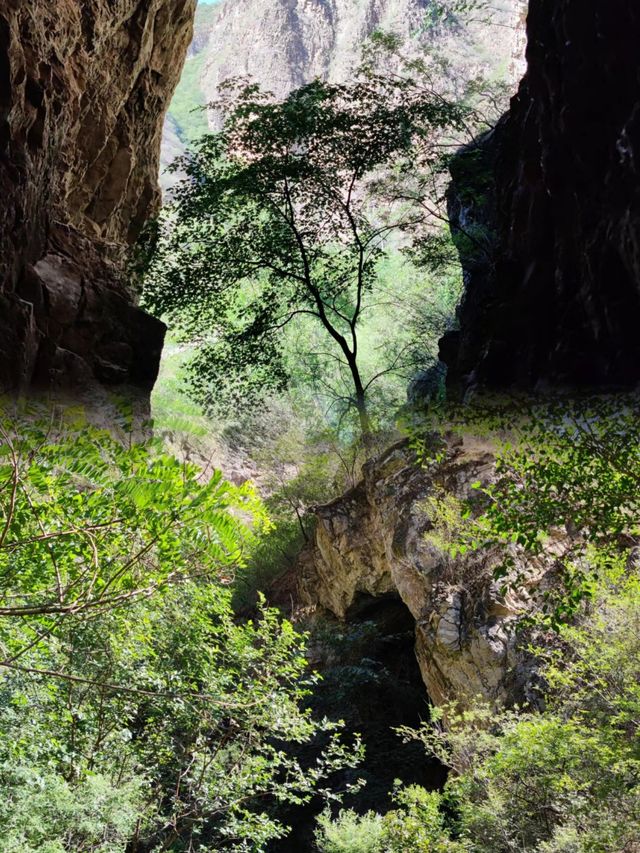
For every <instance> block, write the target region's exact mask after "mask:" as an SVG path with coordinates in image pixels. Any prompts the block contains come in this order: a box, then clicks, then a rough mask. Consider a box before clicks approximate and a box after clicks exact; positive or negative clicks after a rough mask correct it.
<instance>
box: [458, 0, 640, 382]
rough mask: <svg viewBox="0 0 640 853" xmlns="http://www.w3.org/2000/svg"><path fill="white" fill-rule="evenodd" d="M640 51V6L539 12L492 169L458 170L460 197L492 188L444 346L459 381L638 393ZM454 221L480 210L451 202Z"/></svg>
mask: <svg viewBox="0 0 640 853" xmlns="http://www.w3.org/2000/svg"><path fill="white" fill-rule="evenodd" d="M639 42H640V7H639V6H638V5H637V4H635V3H629V2H627V0H611V2H607V3H587V4H585V3H584V0H531V2H530V12H529V18H528V48H527V58H528V72H527V74H526V76H525V79H524V81H523V83H522V85H521V87H520V91H519V93H518V95H517V96H516V97H515V99H514V100H513V102H512V105H511V110H510V112H509V113H508V115H507V116H506V117H505V119H504V120H503V121H502V123H501V124H500V125H499V126H498V128H497V130H496V131H495V133H494V134H493V135H492V136H491V137H489V138H488V139H486V140H484V142H483V148H484V158H485V170H484V171H481V173H480V174H478V173H477V172H476V173H475V177H474V176H471V184H469V183H468V179H469V177H470V176H469V173H468V169H467V168H466V167H465V165H464V164H458V167H457V169H455V170H454V172H455V174H454V177H455V178H456V180H457V186H456V193H457V194H458V195H459V196H462V198H463V199H464V196H465V195H466V196H467V198H468V196H469V194H470V193H469V191H470V190H471V191H473V190H477V191H478V192H479V193H480V194H482V193H483V192H485V191H487V190H489V189H492V190H493V189H494V190H495V192H494V194H493V196H492V197H491V198H489V199H487V198H485V199H484V202H485V203H484V204H481V205H480V211H479V212H480V217H481V219H482V220H483V223H484V224H485V225H487V226H488V227H489V228H490V229H491V230H492V231H493V234H494V243H495V245H494V249H493V252H492V256H491V258H490V259H484V260H483V259H482V258H478V257H475V259H474V258H470V257H469V253H468V252H467V253H466V257H464V258H463V260H464V261H465V262H466V265H467V285H468V289H467V297H466V299H465V301H464V304H463V305H462V308H461V311H460V319H461V332H460V333H458V334H454V335H453V336H448V337H447V338H446V339H445V341H444V344H443V347H442V357H443V360H444V361H445V362H447V363H448V365H449V367H450V376H451V381H452V382H453V383H456V382H461V383H462V384H463V385H468V384H470V383H471V384H474V383H481V384H484V385H489V386H499V387H512V386H514V385H520V386H523V387H526V386H535V385H536V384H537V383H543V384H551V385H556V386H557V385H565V386H575V385H580V386H593V385H607V386H617V385H620V386H630V385H635V384H636V383H637V382H638V379H639V378H640V335H638V323H639V322H640V191H639V188H640V165H639V164H640V159H639V158H640V54H639V53H638V43H639ZM464 156H465V157H466V158H467V159H468V156H469V153H468V152H467V153H466V154H465V155H464ZM474 180H477V183H474V182H473V181H474ZM465 182H466V183H465ZM454 195H455V194H454ZM454 214H455V216H454V218H455V220H456V222H455V223H454V224H456V225H458V226H460V225H462V227H464V226H465V224H466V225H468V224H469V220H471V221H473V217H474V215H476V214H478V210H477V209H476V210H475V211H474V210H473V203H472V204H471V209H469V207H465V204H464V203H462V205H460V204H457V203H456V201H455V199H454Z"/></svg>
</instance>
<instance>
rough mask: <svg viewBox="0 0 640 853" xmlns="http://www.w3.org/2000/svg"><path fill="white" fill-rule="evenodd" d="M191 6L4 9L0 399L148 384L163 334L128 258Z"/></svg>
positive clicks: (14, 4) (114, 3)
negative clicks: (29, 390) (3, 394)
mask: <svg viewBox="0 0 640 853" xmlns="http://www.w3.org/2000/svg"><path fill="white" fill-rule="evenodd" d="M195 4H196V0H150V2H140V0H110V2H106V0H84V1H83V2H82V3H75V2H72V0H61V2H58V3H54V4H52V3H49V2H46V0H33V2H30V3H27V4H25V3H22V2H20V0H7V2H5V3H3V4H2V8H1V9H0V192H1V194H2V207H1V209H0V390H9V389H17V388H25V387H29V386H33V385H41V386H46V387H52V386H53V387H55V386H60V385H62V386H65V385H66V386H76V387H77V385H78V383H80V384H82V385H85V384H87V385H90V384H92V383H93V384H95V383H96V381H97V382H98V383H106V384H113V383H130V384H132V385H136V386H139V387H142V388H149V387H150V386H151V385H152V383H153V381H154V379H155V376H156V373H157V367H158V361H159V356H160V351H161V348H162V341H163V337H164V327H163V326H162V324H161V323H159V322H158V321H156V320H153V319H152V318H150V317H148V316H146V315H145V314H144V313H143V312H142V311H140V310H139V309H138V308H136V307H135V304H134V300H133V297H132V294H131V293H129V292H128V290H127V288H126V286H125V284H124V280H123V247H125V246H126V245H127V244H129V243H131V242H132V241H133V240H134V239H135V238H136V237H137V236H138V234H139V232H140V229H141V227H142V225H143V224H144V222H145V220H146V219H147V218H148V216H149V215H150V214H151V213H152V212H153V211H154V210H155V208H156V205H157V204H158V201H159V191H158V187H157V174H158V158H159V151H160V141H161V132H162V120H163V117H164V112H165V109H166V107H167V104H168V102H169V99H170V97H171V95H172V93H173V90H174V88H175V85H176V83H177V81H178V78H179V75H180V71H181V68H182V64H183V60H184V56H185V54H186V51H187V48H188V45H189V42H190V39H191V29H192V18H193V13H194V9H195Z"/></svg>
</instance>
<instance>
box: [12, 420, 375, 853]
mask: <svg viewBox="0 0 640 853" xmlns="http://www.w3.org/2000/svg"><path fill="white" fill-rule="evenodd" d="M2 431H3V433H2V434H3V441H4V443H3V445H2V448H1V450H2V454H3V459H4V465H3V467H2V474H3V478H4V479H3V481H2V494H3V500H2V504H1V507H2V517H1V522H2V524H1V526H0V530H1V531H3V533H2V534H1V536H2V539H1V543H0V555H2V559H3V563H2V566H3V575H2V577H3V586H2V596H3V598H2V602H3V606H2V610H1V611H0V643H1V644H2V650H1V653H2V657H1V660H0V673H1V675H2V678H1V680H0V785H1V786H2V792H3V798H2V799H3V802H2V805H0V835H1V836H2V838H3V842H4V841H6V843H7V844H8V845H9V844H10V845H13V846H12V847H10V848H8V849H15V850H18V849H20V850H22V849H25V850H31V849H33V850H34V851H35V850H38V851H40V850H47V851H52V853H53V851H56V853H58V851H61V850H65V851H74V850H77V851H93V850H96V851H109V853H115V851H124V850H125V849H127V850H133V851H136V850H145V851H149V850H160V849H163V850H165V849H170V850H174V851H181V850H203V851H206V850H216V851H218V850H233V851H261V850H264V849H265V847H266V845H267V844H268V843H269V841H271V840H273V839H275V838H279V837H282V836H283V835H285V834H286V832H287V829H286V827H285V826H283V825H282V824H281V823H280V822H279V820H278V819H277V816H276V813H275V809H276V806H277V804H278V803H280V802H286V803H287V804H295V803H305V802H307V801H308V800H309V799H310V798H311V797H312V796H317V795H318V794H321V795H322V796H324V797H325V798H328V799H331V798H332V797H333V796H334V795H333V793H332V792H331V790H330V787H329V785H328V782H329V780H330V779H331V777H332V776H333V774H334V773H335V772H336V770H340V769H342V768H345V767H352V766H354V765H355V764H356V763H357V762H358V761H359V758H360V748H359V746H358V744H357V742H356V743H355V744H353V743H351V744H349V745H348V746H347V745H346V744H343V743H342V742H341V740H340V738H339V729H340V726H339V725H337V724H333V723H330V722H329V721H327V720H324V721H319V722H317V721H315V720H314V719H313V718H312V716H311V713H310V712H309V711H308V710H305V708H304V701H305V696H306V694H307V692H308V690H309V689H310V687H311V686H312V685H313V683H314V678H313V677H312V676H310V675H309V674H308V671H307V664H306V660H305V657H304V646H305V638H304V637H303V636H301V635H299V634H297V633H296V631H295V630H294V629H293V627H292V626H291V625H290V624H289V623H288V622H286V621H283V620H282V619H281V618H280V617H279V615H278V614H277V613H276V612H275V611H274V610H271V609H269V608H267V607H266V606H265V605H264V602H263V601H259V602H258V605H257V608H256V612H255V618H254V619H253V620H251V621H244V622H242V621H239V620H237V618H236V617H235V614H234V611H233V608H232V606H231V597H232V590H231V587H230V582H231V579H232V576H233V573H234V571H235V570H236V568H237V567H238V565H240V563H241V558H242V553H243V550H244V549H245V548H246V547H247V546H248V544H249V542H250V541H251V539H252V536H253V531H252V529H251V527H250V526H249V522H250V520H252V524H253V530H255V526H256V524H257V525H261V524H264V511H263V509H262V507H261V505H260V503H259V502H258V501H257V499H256V498H255V495H254V494H253V492H252V491H251V490H250V489H248V488H236V487H233V486H231V485H229V484H227V483H224V481H222V480H221V478H220V475H219V474H218V473H214V474H213V475H212V476H211V477H210V479H209V480H208V481H206V480H204V479H202V478H201V477H200V474H199V472H198V471H197V469H195V467H194V466H191V465H187V464H184V463H178V462H177V461H176V460H174V459H172V458H171V457H168V456H166V455H165V454H163V453H162V452H161V451H160V450H159V449H158V448H157V447H155V446H154V445H153V444H151V445H148V444H131V446H124V445H123V444H120V443H119V442H117V441H116V440H114V439H113V438H112V437H111V436H109V435H107V434H105V433H102V432H100V431H98V430H95V429H92V428H91V427H89V426H88V425H87V424H86V423H84V422H80V421H79V420H78V421H76V422H75V423H74V422H71V423H69V421H68V420H67V421H63V420H61V419H56V418H53V419H52V420H51V422H49V423H48V424H47V425H46V426H42V425H41V423H39V422H38V421H37V420H33V421H29V422H27V421H26V420H25V422H24V426H21V428H20V429H19V430H17V429H16V428H15V427H14V425H12V424H11V423H10V421H9V419H8V418H4V420H3V423H2ZM319 735H322V738H323V743H324V744H325V746H324V748H323V749H320V748H317V749H315V748H313V747H312V748H311V752H310V753H309V752H308V753H307V759H306V760H305V763H304V764H303V763H301V761H300V760H298V759H297V758H296V757H295V756H294V755H293V754H292V751H291V746H292V745H293V744H295V745H299V744H310V745H312V744H315V743H316V742H317V739H318V736H319ZM309 755H311V758H309ZM3 849H4V848H3Z"/></svg>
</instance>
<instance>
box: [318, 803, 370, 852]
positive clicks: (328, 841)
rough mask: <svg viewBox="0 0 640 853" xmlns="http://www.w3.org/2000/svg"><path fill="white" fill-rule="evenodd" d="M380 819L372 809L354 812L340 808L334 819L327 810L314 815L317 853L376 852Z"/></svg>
mask: <svg viewBox="0 0 640 853" xmlns="http://www.w3.org/2000/svg"><path fill="white" fill-rule="evenodd" d="M382 836H383V826H382V818H381V817H380V815H377V814H375V813H374V812H367V813H366V814H365V815H358V814H356V813H355V812H353V811H351V810H346V809H344V810H341V811H340V812H339V814H338V816H337V817H336V818H335V820H332V819H331V815H330V813H329V812H325V813H324V814H322V815H321V816H320V817H319V818H318V828H317V830H316V844H317V846H318V850H319V851H320V853H379V851H380V850H381V849H382V848H381V843H382Z"/></svg>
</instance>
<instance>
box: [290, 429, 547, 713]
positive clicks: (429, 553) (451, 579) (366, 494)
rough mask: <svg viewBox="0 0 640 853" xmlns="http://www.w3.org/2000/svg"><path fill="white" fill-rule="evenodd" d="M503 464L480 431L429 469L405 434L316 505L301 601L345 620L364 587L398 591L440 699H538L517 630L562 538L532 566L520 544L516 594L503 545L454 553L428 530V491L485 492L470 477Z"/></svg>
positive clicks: (299, 572) (373, 592)
mask: <svg viewBox="0 0 640 853" xmlns="http://www.w3.org/2000/svg"><path fill="white" fill-rule="evenodd" d="M493 466H494V457H493V454H492V448H491V446H490V445H489V444H486V443H484V442H481V441H478V440H477V439H472V438H470V437H466V438H464V439H456V440H453V439H452V440H450V441H449V442H448V449H447V454H446V458H445V460H444V461H443V462H438V463H434V464H433V465H430V466H428V467H426V468H425V467H422V466H420V465H418V464H416V459H415V455H414V453H413V452H412V451H411V450H410V448H409V446H408V443H407V442H401V443H399V444H397V445H395V446H394V447H392V448H390V449H389V450H388V451H387V452H386V453H385V454H383V455H382V456H381V457H379V458H378V459H375V460H374V461H372V462H370V463H368V464H367V465H366V466H365V469H364V478H363V481H362V482H361V483H360V484H359V485H358V486H357V487H356V488H355V489H353V490H352V491H351V492H349V493H347V494H346V495H345V496H344V497H342V498H340V499H338V500H336V501H334V502H333V503H331V504H328V505H327V506H322V507H319V508H318V509H317V510H316V515H317V519H318V524H317V531H316V536H315V541H314V542H313V543H312V545H311V546H310V547H307V548H306V549H305V550H304V551H303V553H302V555H301V557H300V561H299V565H298V567H297V568H296V570H295V572H294V573H293V578H294V579H295V587H296V595H297V599H298V601H299V602H300V603H301V604H302V605H303V606H305V607H311V608H319V609H320V610H322V609H324V610H328V611H330V612H331V613H333V614H334V615H336V616H338V617H339V618H345V616H347V612H348V611H349V609H350V608H352V607H353V606H354V604H356V603H357V601H358V598H359V597H361V596H363V595H367V596H374V597H383V596H385V595H389V594H392V593H396V594H397V595H399V596H400V598H401V599H402V601H403V602H404V603H405V604H406V606H407V607H408V608H409V610H410V611H411V614H412V615H413V618H414V619H415V624H416V654H417V658H418V662H419V664H420V668H421V671H422V675H423V678H424V681H425V684H426V686H427V689H428V692H429V696H430V697H431V699H432V701H434V702H435V703H437V704H441V703H443V702H444V701H446V700H455V701H458V702H461V703H464V702H465V701H468V700H470V699H471V698H472V697H475V696H483V697H484V698H486V699H487V700H489V701H492V702H513V701H516V700H519V699H523V698H529V699H534V698H535V697H534V694H533V692H532V688H533V686H534V685H535V664H534V662H533V661H532V660H531V659H530V658H529V657H528V655H527V653H526V652H525V651H524V649H523V648H520V647H519V644H518V638H517V636H516V631H515V629H516V625H517V623H518V621H519V619H520V618H521V616H522V614H523V612H525V611H530V609H531V607H532V606H534V605H535V602H536V596H537V595H538V593H539V592H540V591H541V590H542V588H543V587H545V586H546V585H547V583H548V582H550V579H551V578H552V575H553V572H552V569H553V566H554V549H555V548H556V547H557V545H558V542H559V541H561V534H558V539H556V540H553V541H552V543H551V544H550V545H549V551H548V552H547V554H546V555H545V557H544V558H540V559H536V560H529V561H528V562H526V563H525V562H524V561H523V558H522V556H521V555H518V554H517V553H516V552H515V551H514V552H513V556H514V559H515V567H514V569H513V571H514V572H518V573H519V574H522V576H523V577H524V579H525V580H524V582H522V583H521V584H520V586H519V587H518V591H517V593H515V592H509V593H508V594H507V595H506V596H503V595H501V592H500V588H499V585H498V584H497V583H496V581H495V580H494V578H493V568H494V567H495V566H496V565H498V564H499V563H501V562H502V561H503V560H504V557H505V553H504V551H500V550H493V551H486V552H481V553H480V554H478V553H475V554H473V555H471V556H468V557H456V558H455V559H453V558H452V557H451V556H450V555H449V554H448V553H447V551H446V549H443V547H442V546H439V545H437V544H434V541H437V540H435V538H434V537H431V539H430V538H429V536H428V535H427V536H425V534H428V533H429V531H430V530H431V529H432V526H433V519H432V518H431V517H430V511H431V510H430V509H429V504H428V503H427V504H426V505H425V503H424V501H425V499H427V498H429V497H430V496H432V495H452V496H455V497H456V498H464V497H468V496H469V495H472V494H477V492H476V491H475V490H473V491H472V490H471V484H472V483H474V482H476V481H478V480H479V481H481V482H484V483H486V482H489V481H490V480H491V477H492V476H493ZM288 583H289V584H290V583H291V581H290V580H289V581H288ZM288 588H289V589H290V585H289V587H288Z"/></svg>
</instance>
